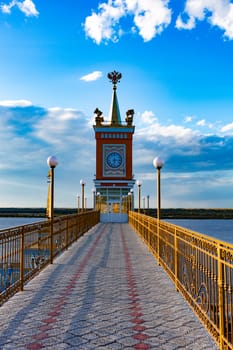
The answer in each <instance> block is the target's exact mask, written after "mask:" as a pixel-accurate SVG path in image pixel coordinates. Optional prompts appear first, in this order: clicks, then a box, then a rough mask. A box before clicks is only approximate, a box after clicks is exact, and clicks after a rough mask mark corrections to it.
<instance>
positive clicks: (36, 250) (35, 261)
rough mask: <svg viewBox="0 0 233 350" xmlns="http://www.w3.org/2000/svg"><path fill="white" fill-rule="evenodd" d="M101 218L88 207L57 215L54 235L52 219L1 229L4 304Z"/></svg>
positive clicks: (1, 294) (0, 299)
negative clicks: (72, 213) (51, 249)
mask: <svg viewBox="0 0 233 350" xmlns="http://www.w3.org/2000/svg"><path fill="white" fill-rule="evenodd" d="M98 222H99V212H97V211H87V212H84V213H81V214H78V215H67V216H59V217H55V218H54V221H53V230H52V232H53V235H52V237H51V234H50V233H51V222H50V221H49V220H46V221H42V222H38V223H34V224H29V225H23V226H18V227H14V228H9V229H5V230H0V259H1V260H0V305H1V304H2V303H3V302H4V301H6V300H7V299H9V298H10V297H11V296H12V295H13V294H14V293H16V292H17V291H18V290H23V287H24V284H25V283H26V282H27V281H28V280H29V279H31V278H32V277H33V276H34V275H35V274H37V273H38V272H39V271H40V270H41V269H42V268H43V267H44V266H46V265H47V264H49V262H50V261H51V257H52V259H53V258H54V257H55V256H57V255H58V254H59V253H61V252H62V251H63V250H65V249H67V248H68V247H69V246H70V245H71V244H72V243H73V242H74V241H76V240H77V239H78V238H79V237H81V236H82V235H83V234H84V233H85V232H86V231H88V230H89V229H90V228H91V227H92V226H94V225H96V224H97V223H98ZM51 239H52V242H53V244H52V245H51ZM51 246H52V247H53V251H52V252H51V251H50V247H51Z"/></svg>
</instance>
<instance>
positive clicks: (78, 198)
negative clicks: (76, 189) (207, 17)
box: [77, 193, 80, 213]
mask: <svg viewBox="0 0 233 350" xmlns="http://www.w3.org/2000/svg"><path fill="white" fill-rule="evenodd" d="M77 200H78V203H77V204H78V213H79V209H80V196H79V194H78V193H77Z"/></svg>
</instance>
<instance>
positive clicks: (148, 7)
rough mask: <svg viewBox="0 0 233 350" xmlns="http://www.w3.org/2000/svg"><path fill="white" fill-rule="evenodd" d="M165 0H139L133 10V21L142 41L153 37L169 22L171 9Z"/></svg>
mask: <svg viewBox="0 0 233 350" xmlns="http://www.w3.org/2000/svg"><path fill="white" fill-rule="evenodd" d="M167 3H168V2H167V1H166V0H165V1H164V0H158V1H154V0H147V1H145V0H139V1H137V6H136V7H135V11H134V23H135V24H136V26H137V27H138V29H139V34H140V35H141V37H142V38H143V40H144V41H149V40H151V39H153V38H154V37H155V36H156V35H157V34H160V33H161V32H162V31H163V30H164V29H165V28H166V27H167V26H168V25H169V24H170V22H171V10H170V9H169V8H168V7H167Z"/></svg>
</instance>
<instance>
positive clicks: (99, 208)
mask: <svg viewBox="0 0 233 350" xmlns="http://www.w3.org/2000/svg"><path fill="white" fill-rule="evenodd" d="M96 196H97V199H98V210H99V211H101V198H100V192H97V193H96Z"/></svg>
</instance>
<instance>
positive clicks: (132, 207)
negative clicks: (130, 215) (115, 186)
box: [130, 188, 134, 211]
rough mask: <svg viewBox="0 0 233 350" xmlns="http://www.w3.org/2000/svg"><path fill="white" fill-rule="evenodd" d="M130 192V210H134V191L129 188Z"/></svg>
mask: <svg viewBox="0 0 233 350" xmlns="http://www.w3.org/2000/svg"><path fill="white" fill-rule="evenodd" d="M130 192H131V210H132V211H133V210H134V193H133V188H131V190H130Z"/></svg>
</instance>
